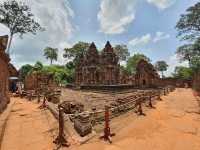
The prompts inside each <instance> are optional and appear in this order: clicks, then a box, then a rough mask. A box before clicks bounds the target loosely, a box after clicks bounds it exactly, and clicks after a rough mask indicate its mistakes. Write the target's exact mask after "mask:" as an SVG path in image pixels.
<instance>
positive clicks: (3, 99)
mask: <svg viewBox="0 0 200 150" xmlns="http://www.w3.org/2000/svg"><path fill="white" fill-rule="evenodd" d="M7 42H8V36H7V35H6V36H1V37H0V70H1V71H0V112H2V111H3V110H4V109H5V108H6V106H7V104H8V103H9V95H8V84H9V82H8V78H9V68H8V64H9V61H10V58H9V56H8V55H7V54H6V53H5V50H6V47H7Z"/></svg>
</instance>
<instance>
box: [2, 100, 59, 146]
mask: <svg viewBox="0 0 200 150" xmlns="http://www.w3.org/2000/svg"><path fill="white" fill-rule="evenodd" d="M11 100H12V101H14V104H13V106H12V108H11V111H10V114H9V117H8V121H7V125H6V127H5V131H4V133H3V135H4V136H3V139H2V143H1V150H52V148H53V147H54V145H53V143H52V141H53V139H54V138H55V136H56V135H55V134H56V130H57V121H56V120H55V119H54V117H53V116H52V115H51V113H50V112H48V111H47V110H41V109H39V108H38V107H39V104H36V103H34V102H29V101H27V100H25V99H20V98H12V99H11ZM2 117H3V116H0V118H2Z"/></svg>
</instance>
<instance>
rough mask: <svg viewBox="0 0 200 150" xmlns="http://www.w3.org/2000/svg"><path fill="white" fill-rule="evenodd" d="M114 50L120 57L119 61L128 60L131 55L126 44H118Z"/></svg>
mask: <svg viewBox="0 0 200 150" xmlns="http://www.w3.org/2000/svg"><path fill="white" fill-rule="evenodd" d="M114 51H115V53H116V55H117V56H118V57H119V61H126V60H127V58H128V57H129V56H130V53H129V51H128V48H127V46H126V45H123V44H122V45H116V46H115V47H114Z"/></svg>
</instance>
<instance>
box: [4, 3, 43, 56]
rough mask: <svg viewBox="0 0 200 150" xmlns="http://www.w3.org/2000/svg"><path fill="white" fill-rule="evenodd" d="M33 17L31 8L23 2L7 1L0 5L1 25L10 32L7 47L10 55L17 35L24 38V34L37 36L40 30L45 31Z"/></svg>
mask: <svg viewBox="0 0 200 150" xmlns="http://www.w3.org/2000/svg"><path fill="white" fill-rule="evenodd" d="M33 17H34V15H33V14H32V13H31V10H30V8H29V7H28V5H26V4H25V3H23V2H20V1H16V0H7V1H5V2H3V3H1V4H0V23H1V24H3V25H5V26H6V27H8V28H9V30H10V39H9V43H8V47H7V53H8V54H9V53H10V46H11V42H12V39H13V36H14V35H15V34H19V35H20V37H23V34H26V33H32V34H36V32H37V31H38V30H43V28H42V27H41V26H40V24H39V23H38V22H36V21H35V20H34V19H33Z"/></svg>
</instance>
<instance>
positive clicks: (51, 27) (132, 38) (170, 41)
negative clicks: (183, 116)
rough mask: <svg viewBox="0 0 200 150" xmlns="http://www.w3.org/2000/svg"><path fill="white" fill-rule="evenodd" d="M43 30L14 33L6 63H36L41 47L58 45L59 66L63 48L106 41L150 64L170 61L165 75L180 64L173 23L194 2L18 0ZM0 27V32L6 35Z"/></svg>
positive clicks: (40, 56) (98, 44) (175, 0)
mask: <svg viewBox="0 0 200 150" xmlns="http://www.w3.org/2000/svg"><path fill="white" fill-rule="evenodd" d="M2 1H4V0H0V2H2ZM24 1H25V2H26V3H27V4H28V5H29V6H30V7H31V10H32V12H33V13H34V15H35V19H36V20H37V21H38V22H39V23H40V24H41V25H42V26H43V27H45V29H46V31H44V32H40V33H38V34H37V35H34V36H33V35H25V36H24V38H23V39H20V38H19V37H18V36H17V35H16V36H15V37H14V40H13V43H12V46H11V52H12V53H11V58H12V63H13V64H14V65H15V66H16V67H17V68H19V67H20V66H21V65H23V64H27V63H30V64H33V63H35V62H36V61H38V60H39V61H42V62H44V63H46V64H47V63H49V62H47V60H45V58H44V56H43V49H44V48H45V47H46V46H51V47H56V48H58V49H59V60H58V62H57V63H59V64H65V63H66V62H67V60H66V59H64V58H62V55H63V48H65V47H70V46H72V45H73V44H74V43H76V42H78V41H85V42H92V41H93V42H95V43H96V45H97V47H98V48H99V49H101V48H102V47H103V46H104V45H105V43H106V41H108V40H109V41H110V42H111V44H112V45H115V44H126V45H127V46H128V48H129V51H130V53H131V55H133V54H134V53H138V52H139V53H144V54H145V55H147V56H148V57H149V58H150V59H151V60H152V63H155V62H156V61H158V60H165V61H167V63H168V64H169V65H170V67H169V70H168V72H167V73H166V74H167V75H170V73H171V72H172V71H173V70H174V67H175V66H176V65H186V63H182V64H180V63H179V62H178V60H177V57H176V55H175V51H176V48H177V47H178V46H179V45H181V44H182V43H181V42H180V41H179V40H178V39H177V38H176V35H177V31H176V30H175V28H174V27H175V25H176V22H177V21H178V19H179V17H180V15H181V14H182V13H184V12H185V10H186V9H187V8H188V7H189V6H191V5H193V4H195V3H196V2H197V1H198V0H48V1H47V0H24ZM8 33H9V32H8V29H7V28H6V27H4V26H2V25H0V35H4V34H8Z"/></svg>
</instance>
